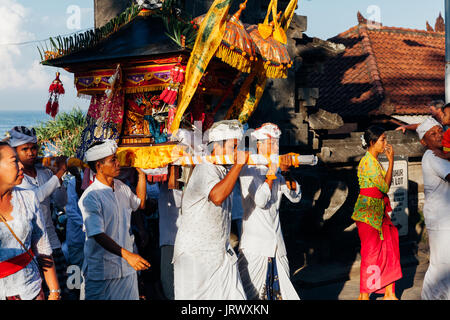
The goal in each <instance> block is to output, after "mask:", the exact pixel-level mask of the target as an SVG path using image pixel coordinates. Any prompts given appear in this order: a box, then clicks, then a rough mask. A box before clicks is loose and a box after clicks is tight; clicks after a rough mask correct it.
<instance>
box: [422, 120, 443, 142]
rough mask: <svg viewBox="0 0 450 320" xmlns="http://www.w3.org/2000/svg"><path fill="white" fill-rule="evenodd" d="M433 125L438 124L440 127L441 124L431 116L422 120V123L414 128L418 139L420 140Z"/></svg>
mask: <svg viewBox="0 0 450 320" xmlns="http://www.w3.org/2000/svg"><path fill="white" fill-rule="evenodd" d="M435 126H439V127H441V128H442V125H441V124H440V123H439V122H437V121H436V120H435V119H434V118H431V117H430V118H427V119H426V120H425V121H424V122H422V124H421V125H420V126H418V127H417V129H416V132H417V134H418V135H419V139H420V140H422V139H423V137H424V136H425V134H426V133H427V132H428V131H430V129H432V128H434V127H435Z"/></svg>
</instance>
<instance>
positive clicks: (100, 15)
mask: <svg viewBox="0 0 450 320" xmlns="http://www.w3.org/2000/svg"><path fill="white" fill-rule="evenodd" d="M131 3H132V0H94V15H95V19H94V21H95V27H96V28H100V27H102V26H103V25H105V24H106V23H107V22H109V20H111V19H113V18H115V17H116V16H117V15H119V14H120V13H122V12H123V11H124V10H126V9H127V8H128V7H129V6H130V5H131Z"/></svg>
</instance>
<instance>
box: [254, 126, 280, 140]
mask: <svg viewBox="0 0 450 320" xmlns="http://www.w3.org/2000/svg"><path fill="white" fill-rule="evenodd" d="M280 136H281V130H280V128H278V126H277V125H276V124H273V123H265V124H263V125H262V126H261V127H259V128H258V129H256V130H255V131H253V132H252V137H253V138H254V139H256V140H267V139H269V138H272V139H279V138H280Z"/></svg>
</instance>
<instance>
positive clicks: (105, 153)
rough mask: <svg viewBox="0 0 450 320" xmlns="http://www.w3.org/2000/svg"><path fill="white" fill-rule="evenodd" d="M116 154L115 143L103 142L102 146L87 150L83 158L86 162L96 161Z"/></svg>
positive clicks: (110, 141) (111, 141) (112, 141)
mask: <svg viewBox="0 0 450 320" xmlns="http://www.w3.org/2000/svg"><path fill="white" fill-rule="evenodd" d="M116 152H117V143H116V141H114V140H104V141H103V143H102V144H99V145H96V146H93V147H91V148H89V149H88V150H87V151H86V153H85V155H84V158H85V160H86V161H87V162H91V161H97V160H101V159H104V158H106V157H109V156H111V155H113V154H115V153H116Z"/></svg>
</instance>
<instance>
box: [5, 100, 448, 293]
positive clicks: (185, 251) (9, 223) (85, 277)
mask: <svg viewBox="0 0 450 320" xmlns="http://www.w3.org/2000/svg"><path fill="white" fill-rule="evenodd" d="M432 111H433V117H430V118H428V119H426V120H425V121H424V122H423V123H421V124H418V125H410V126H402V127H400V128H399V130H403V131H405V130H407V129H410V130H416V131H417V133H418V135H419V138H420V141H421V143H422V144H423V145H424V146H425V147H426V149H427V151H426V152H425V154H424V156H423V160H422V167H423V176H424V188H425V198H426V200H425V201H426V202H425V207H424V217H425V224H426V227H427V231H428V235H429V244H430V257H431V258H430V266H429V269H428V271H427V273H426V275H425V280H424V285H423V290H422V298H423V299H450V254H449V253H448V252H447V250H446V244H447V243H449V241H450V216H449V213H450V186H449V183H450V162H449V157H450V156H449V155H450V149H449V148H450V145H449V142H450V131H449V130H446V132H445V134H444V129H443V125H447V126H448V125H449V124H450V104H448V105H444V104H441V105H438V106H437V104H436V103H435V104H433V109H432ZM250 132H251V133H250V135H249V138H250V140H252V141H254V142H255V148H254V149H253V150H252V152H254V153H256V154H258V155H261V156H267V155H278V154H279V139H280V136H281V131H280V129H279V128H278V127H277V126H276V125H274V124H272V123H266V124H264V125H262V126H261V127H259V128H257V129H256V130H251V131H250ZM9 134H10V137H9V139H7V141H3V142H0V300H4V299H6V300H33V299H34V300H43V299H49V300H59V299H82V300H139V299H146V298H148V297H149V294H148V293H149V292H152V294H151V295H150V296H152V297H153V298H154V297H157V298H161V299H169V300H173V299H175V300H204V299H207V300H299V295H298V293H297V291H296V289H295V288H294V286H293V284H292V282H291V280H290V270H289V261H288V259H287V251H286V246H285V243H284V240H283V234H282V230H281V224H280V216H279V208H280V203H281V200H282V197H283V195H284V196H285V197H286V198H287V199H288V200H289V201H291V202H293V203H299V202H300V200H301V197H302V192H301V186H300V184H299V182H298V181H296V180H295V179H294V178H293V177H292V174H291V170H290V168H291V167H292V166H293V163H292V158H291V157H290V156H289V155H281V156H279V161H278V162H269V163H268V164H265V165H262V164H253V165H250V164H248V163H249V161H248V160H249V156H250V151H248V149H245V148H242V145H243V144H245V143H243V142H245V140H246V139H245V131H244V128H243V127H242V125H241V123H240V122H239V121H237V120H227V121H219V122H216V123H214V124H213V125H212V127H211V128H210V129H209V130H208V131H207V134H206V135H205V137H206V138H205V139H204V142H205V146H204V148H205V149H207V150H210V152H211V155H212V156H218V155H224V156H227V157H230V158H231V159H234V161H233V163H234V164H232V165H222V164H215V163H208V162H207V163H202V164H197V165H195V166H194V167H193V168H190V169H186V170H185V171H183V178H182V179H179V180H180V181H183V183H180V184H178V187H173V186H171V185H170V183H169V182H168V181H161V182H157V183H155V182H154V181H153V182H149V179H148V177H147V174H146V171H145V170H142V169H139V168H131V169H130V168H128V169H125V168H121V167H120V164H119V160H118V157H117V149H118V146H117V144H116V142H115V141H113V140H104V141H98V142H96V143H94V144H93V145H91V146H90V147H89V149H88V150H87V151H86V153H85V159H83V160H84V161H85V163H86V164H87V165H88V167H89V168H88V169H85V170H81V169H79V168H75V167H68V166H67V162H66V158H64V157H58V158H56V159H55V166H54V167H53V168H51V169H49V168H46V167H44V166H43V165H42V164H41V163H40V161H39V159H40V158H39V157H38V151H39V147H38V141H37V138H36V132H35V131H34V130H33V129H28V128H25V127H15V128H13V129H12V130H10V132H9ZM361 140H362V144H363V147H364V148H366V149H367V152H366V154H365V155H364V156H363V157H362V159H361V161H360V163H359V166H358V179H359V185H360V194H359V196H358V199H357V201H356V204H355V209H354V212H353V215H352V219H353V220H354V221H355V223H356V226H357V229H358V235H359V238H360V241H361V275H360V294H359V298H358V299H359V300H368V299H369V295H370V294H371V293H374V292H376V293H384V298H385V299H388V300H396V299H397V297H396V295H395V282H396V281H398V280H399V279H401V278H402V270H401V265H400V250H399V236H398V231H397V228H396V227H395V226H394V225H393V224H392V222H391V219H390V212H391V211H392V208H391V206H390V202H389V197H388V196H387V194H388V192H389V189H390V185H391V182H392V173H393V167H394V149H393V147H392V146H391V145H390V144H388V141H387V137H386V133H385V130H384V129H383V128H381V127H377V126H371V127H370V128H368V129H367V130H366V132H365V133H364V135H363V136H362V137H361ZM178 141H179V142H180V143H183V142H184V141H183V139H179V140H178ZM192 142H193V141H192ZM192 142H191V145H190V147H191V148H192V149H195V148H196V147H197V146H194V145H192ZM187 144H188V145H189V143H187ZM381 154H385V155H386V157H387V159H388V162H389V166H388V169H387V170H385V169H384V168H383V167H382V166H381V164H380V162H379V161H378V157H379V155H381ZM169 171H170V170H169ZM67 177H70V179H68V180H67ZM63 179H66V180H64V181H63ZM55 210H56V211H58V210H62V211H64V212H65V213H66V216H67V223H66V233H65V239H64V242H63V243H62V241H61V239H60V237H59V236H58V234H57V232H56V230H55V223H54V215H53V212H54V211H55ZM155 215H157V217H158V219H154V218H153V217H154V216H155ZM155 221H156V222H157V223H156V224H155ZM151 240H152V241H151ZM155 242H156V245H155ZM151 243H153V245H152V244H151ZM156 263H157V265H156ZM69 266H70V267H72V266H76V267H77V268H78V269H79V270H80V279H79V283H80V286H79V288H75V289H78V290H75V292H74V288H73V286H69V285H68V284H69V283H70V281H69V280H70V279H68V274H67V270H68V268H69ZM373 274H376V275H377V276H376V277H373V276H372V275H373ZM148 283H151V288H150V289H149V288H148Z"/></svg>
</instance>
